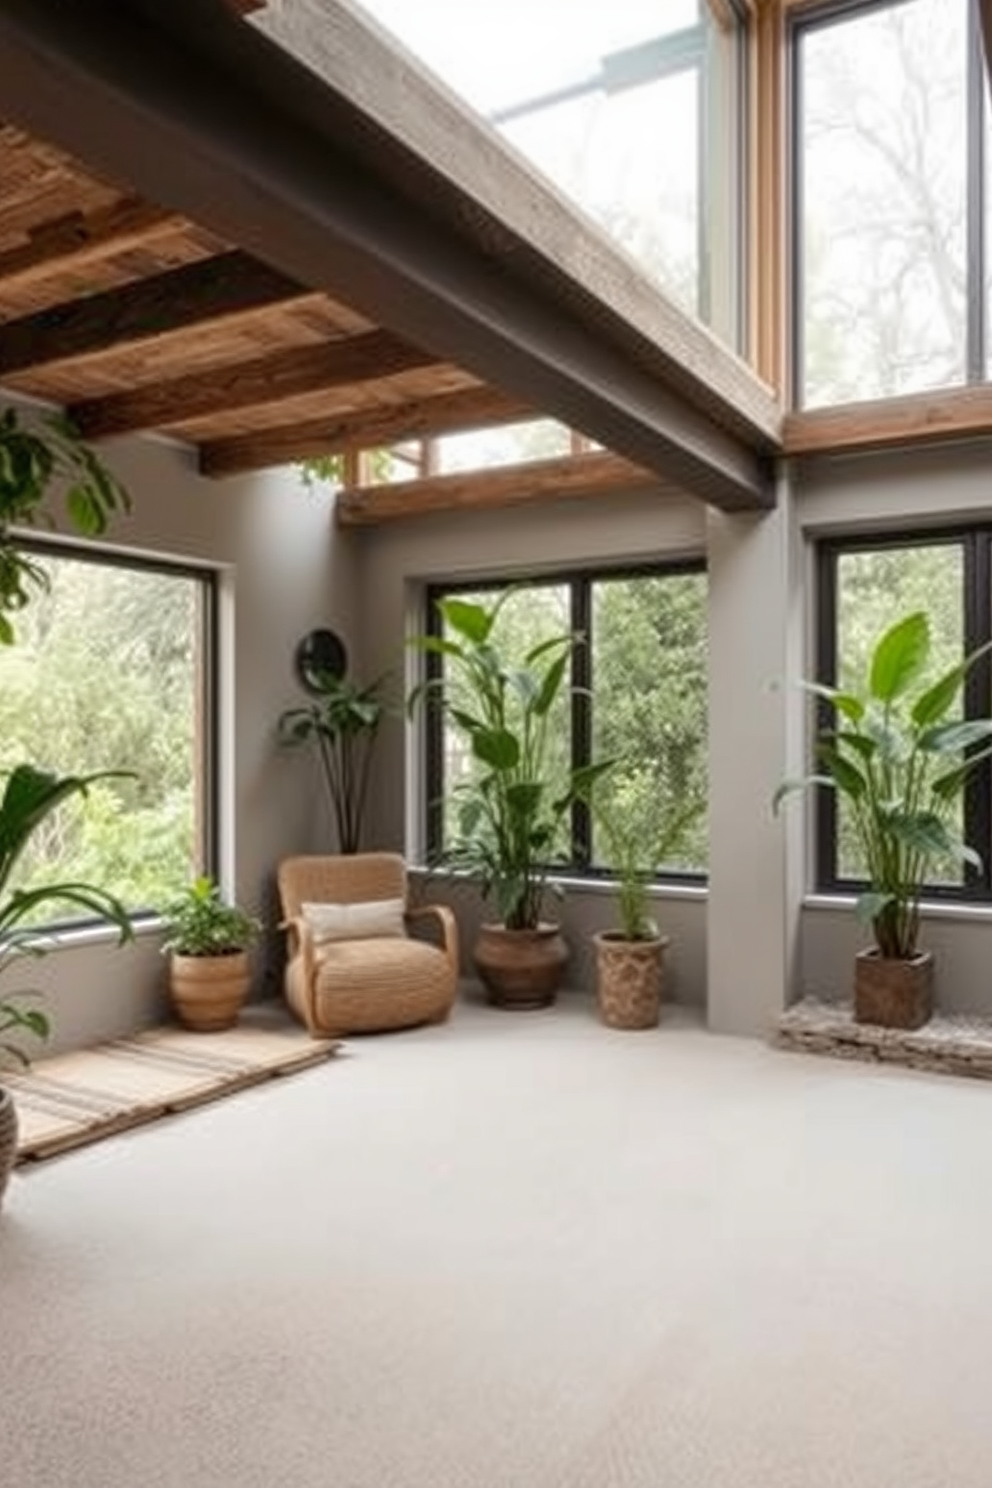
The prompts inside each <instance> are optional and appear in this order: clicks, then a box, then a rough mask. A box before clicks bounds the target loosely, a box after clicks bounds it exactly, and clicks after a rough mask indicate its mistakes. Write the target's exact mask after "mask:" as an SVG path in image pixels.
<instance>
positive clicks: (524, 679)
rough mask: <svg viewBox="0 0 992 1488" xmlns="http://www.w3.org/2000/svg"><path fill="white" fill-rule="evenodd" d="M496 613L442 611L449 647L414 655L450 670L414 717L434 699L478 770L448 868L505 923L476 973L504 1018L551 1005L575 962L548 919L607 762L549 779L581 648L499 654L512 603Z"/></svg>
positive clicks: (481, 945)
mask: <svg viewBox="0 0 992 1488" xmlns="http://www.w3.org/2000/svg"><path fill="white" fill-rule="evenodd" d="M514 592H515V591H513V590H512V589H507V590H504V591H503V593H502V594H501V595H500V596H499V597H498V598H497V599H496V600H495V601H493V602H492V603H491V604H489V605H484V604H479V603H476V602H474V601H471V600H467V599H453V598H446V599H439V600H438V601H437V604H438V610H439V612H440V615H441V618H442V620H443V623H444V626H445V628H446V634H445V635H443V636H435V635H423V636H415V637H413V638H412V641H411V644H412V645H414V646H415V647H417V648H418V649H419V650H421V651H425V652H428V653H430V652H433V653H435V654H437V655H440V656H442V657H443V658H444V661H445V664H446V665H447V667H448V668H449V669H450V674H451V676H450V680H451V683H452V685H450V686H446V685H445V679H444V678H441V677H437V678H429V679H428V680H427V681H425V682H423V683H421V684H420V685H419V686H418V687H416V688H415V689H414V691H413V693H412V694H411V697H410V708H411V709H412V708H414V707H415V706H416V705H417V704H418V703H419V702H420V701H421V700H422V699H425V698H430V699H432V700H433V701H434V703H435V704H436V706H437V707H439V708H440V709H441V710H442V711H443V713H444V715H445V716H446V717H447V718H448V719H449V720H450V722H451V724H452V726H453V727H454V729H455V730H456V731H457V733H458V734H460V735H461V736H462V738H463V739H464V740H465V742H466V743H467V745H468V747H469V750H470V753H471V758H472V761H473V769H472V771H471V773H470V774H469V776H468V777H467V778H466V779H465V780H463V781H461V782H460V783H459V784H458V785H457V786H456V787H455V791H454V795H455V802H454V804H455V805H456V807H457V828H456V832H455V835H454V839H453V840H452V841H451V842H450V843H449V844H447V845H446V848H445V850H444V852H443V854H442V855H441V862H442V863H443V865H445V866H447V867H448V868H450V869H461V870H464V871H466V872H469V873H471V874H474V875H476V876H477V877H478V879H479V881H480V884H481V888H482V893H483V896H484V897H488V896H490V895H491V896H492V898H493V899H494V900H495V903H496V909H497V911H498V914H499V920H498V921H497V922H493V923H488V924H484V925H483V926H482V927H481V929H480V932H479V936H478V939H477V941H476V944H475V947H474V953H473V954H474V959H475V965H476V968H477V970H478V972H479V976H480V978H481V980H482V982H483V985H484V986H485V987H486V989H487V991H488V993H489V997H490V1000H491V1001H492V1002H493V1003H495V1004H496V1005H497V1006H500V1007H512V1008H537V1007H545V1006H547V1005H548V1004H549V1003H551V1002H553V1001H554V998H555V995H556V993H557V989H558V986H559V984H560V981H561V976H562V973H563V971H564V967H565V962H566V960H567V950H566V947H565V943H564V940H563V938H562V936H561V933H560V929H559V926H558V924H557V923H556V922H554V921H550V920H546V919H544V918H543V909H544V902H545V895H546V890H547V887H548V874H549V870H550V869H551V867H552V866H553V862H554V858H555V842H556V839H557V838H558V836H559V832H560V829H561V826H562V824H563V822H565V821H566V820H567V818H568V815H569V813H570V811H571V808H572V804H573V802H575V801H576V800H578V799H585V798H587V796H588V793H589V791H590V790H591V788H592V785H593V782H594V781H595V780H596V779H597V778H598V777H599V776H600V775H601V774H602V773H603V772H604V770H606V769H608V768H609V765H610V762H608V761H602V762H595V763H593V764H590V765H585V766H583V767H581V768H579V769H568V770H566V771H565V773H564V778H562V773H561V771H559V772H557V774H556V772H555V771H554V770H553V768H552V749H551V746H552V714H553V709H554V705H555V702H556V701H557V699H558V698H559V696H560V695H561V693H562V690H563V688H564V687H565V685H566V677H567V672H568V666H569V662H570V659H571V654H572V651H573V650H574V648H575V647H576V646H577V645H578V644H579V643H580V640H581V637H580V636H578V635H577V634H575V633H573V632H566V633H563V634H559V635H554V636H551V637H549V638H548V639H546V640H544V641H542V642H541V643H540V644H538V645H536V646H533V647H531V648H530V649H529V650H528V651H527V652H526V653H525V654H524V655H522V656H520V655H516V654H514V652H513V648H512V647H504V646H503V645H501V642H500V636H499V633H498V630H497V628H496V627H497V622H498V619H499V615H500V611H501V610H502V607H503V605H504V604H505V603H506V601H507V599H508V598H509V597H510V595H511V594H512V593H514Z"/></svg>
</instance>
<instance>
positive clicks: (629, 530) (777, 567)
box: [31, 440, 992, 1048]
mask: <svg viewBox="0 0 992 1488" xmlns="http://www.w3.org/2000/svg"><path fill="white" fill-rule="evenodd" d="M990 456H992V442H989V441H986V442H981V441H976V442H975V443H974V444H972V445H969V446H962V447H959V448H957V449H954V450H951V449H940V450H937V449H935V450H931V451H929V452H925V453H916V454H914V455H912V456H904V457H893V456H885V457H882V456H876V457H862V458H858V459H844V460H839V459H835V460H831V461H818V462H809V463H806V464H803V465H802V466H799V467H797V468H795V469H793V470H792V471H789V472H786V473H785V474H784V475H783V481H782V488H781V493H780V495H781V501H780V505H779V508H778V510H777V511H776V512H775V513H774V514H772V515H770V516H768V517H765V518H755V517H741V518H736V517H721V516H716V515H712V514H710V515H708V514H707V512H706V511H705V509H704V508H703V507H701V506H699V505H698V504H696V503H693V502H689V501H686V500H683V499H681V498H679V497H678V496H677V495H673V494H671V493H670V492H666V493H661V492H659V494H658V495H657V496H656V497H654V496H643V495H641V496H636V497H629V498H616V499H613V500H610V501H602V502H595V503H583V502H579V501H573V502H562V503H557V504H554V505H546V506H542V507H540V508H536V509H534V510H532V511H529V510H526V509H516V510H513V511H511V512H508V513H499V512H493V513H488V514H485V515H471V514H457V515H451V516H436V517H431V518H428V519H421V520H418V521H416V522H411V523H408V524H404V523H396V524H394V525H391V526H388V527H385V528H382V529H376V530H368V531H364V532H354V531H352V532H346V533H342V532H338V531H337V530H336V529H335V527H334V524H333V512H332V502H331V500H330V498H328V497H327V496H326V495H323V494H321V493H319V492H315V491H309V490H307V489H305V488H303V487H302V486H301V485H300V484H299V483H298V481H297V480H296V479H295V477H294V476H293V475H292V473H291V472H287V471H282V472H272V473H270V474H268V475H264V476H255V477H246V478H238V479H231V480H228V481H225V482H219V483H216V482H207V481H203V480H201V479H200V478H199V477H198V476H197V475H196V472H195V468H194V466H193V463H192V461H191V458H190V457H189V456H188V455H187V454H186V453H185V452H183V451H181V450H179V449H178V448H176V447H173V446H171V445H169V444H167V443H165V442H156V441H148V440H142V441H138V440H132V441H124V442H119V443H118V444H117V445H116V446H114V447H112V449H111V458H112V460H113V463H114V465H115V467H116V468H117V469H118V471H119V472H120V474H121V475H122V476H123V477H124V479H125V480H126V481H127V482H128V484H129V486H130V488H131V489H132V491H133V493H134V496H135V511H134V514H133V516H132V517H131V518H129V519H127V520H126V521H125V522H123V523H120V524H118V525H117V526H116V527H115V529H114V532H113V534H112V541H113V545H114V546H116V547H120V548H124V549H130V550H133V551H135V552H142V553H151V554H158V555H164V556H173V557H176V558H180V559H183V560H186V561H193V562H204V563H207V564H210V565H214V566H216V567H217V568H218V569H219V571H220V573H221V575H222V584H223V648H222V649H223V662H224V665H223V673H224V686H223V696H222V719H221V725H222V771H221V774H222V791H223V795H222V800H221V810H222V819H223V823H224V835H223V855H222V857H223V862H222V870H223V878H224V882H225V885H226V887H227V888H228V889H229V890H230V891H232V892H234V893H236V894H237V895H238V897H239V898H240V899H242V900H243V901H244V902H245V903H246V904H248V905H249V906H250V907H252V908H255V909H258V910H260V911H261V912H263V913H264V914H265V915H266V916H267V918H268V919H269V920H270V921H272V922H274V919H275V912H274V906H273V903H272V874H273V870H274V866H275V864H276V862H277V861H278V859H279V858H280V857H281V856H282V855H284V854H285V853H288V852H295V851H300V850H321V849H322V848H324V847H328V846H330V844H331V843H332V840H333V839H332V834H331V830H330V823H329V821H328V819H327V815H326V811H325V803H324V799H323V793H322V790H321V787H320V781H319V779H318V776H317V772H316V768H315V762H314V761H313V760H312V759H311V758H310V757H309V756H308V755H305V754H304V755H287V754H285V753H281V752H280V751H279V750H278V749H277V748H276V747H275V743H274V726H275V720H276V718H277V716H278V713H279V711H280V710H281V709H282V708H284V707H286V706H288V705H289V704H291V703H293V702H294V701H297V700H298V698H299V694H298V692H297V689H296V686H295V682H294V679H293V675H292V654H293V649H294V647H295V644H296V641H297V640H298V638H299V636H300V635H301V634H303V633H304V632H305V631H306V630H309V629H311V628H312V627H313V626H315V625H331V626H333V627H334V628H336V629H338V630H339V631H340V632H341V633H342V634H343V635H344V637H345V638H346V640H347V641H348V642H349V644H350V648H351V651H352V656H353V661H354V667H355V671H356V672H357V674H358V675H360V676H364V677H366V678H371V677H373V676H376V675H378V674H380V673H382V672H387V671H388V672H391V673H392V676H393V691H394V694H395V696H396V699H397V700H399V699H400V698H401V697H402V695H403V694H404V692H405V689H406V687H407V686H408V685H409V684H410V682H411V681H412V680H413V677H414V675H415V670H416V665H417V661H416V658H415V656H414V654H413V653H411V652H409V651H408V650H407V649H406V647H405V644H404V642H405V638H406V636H407V635H408V634H409V633H410V632H411V631H413V630H416V629H419V628H420V626H421V624H422V619H423V611H422V599H423V590H424V586H425V584H426V583H427V582H429V581H430V580H437V579H464V578H472V577H483V576H486V575H492V574H514V573H516V574H523V573H528V572H534V571H535V570H538V569H540V568H542V567H545V568H558V567H562V566H566V567H567V566H580V565H584V564H595V563H610V562H616V563H623V562H627V561H641V562H646V561H651V560H654V559H660V558H665V557H676V556H688V555H699V554H705V555H706V556H707V557H708V560H709V564H710V631H711V755H710V770H711V796H712V802H713V806H714V823H713V831H712V843H711V853H712V861H711V875H710V890H709V894H708V896H707V894H706V893H705V892H702V893H698V892H697V893H690V894H679V893H677V892H674V891H673V892H672V893H670V894H662V895H661V896H660V897H659V900H658V903H657V906H656V910H657V916H658V918H659V920H660V922H661V923H662V925H663V927H664V929H665V930H666V931H667V932H668V933H669V934H670V935H671V937H672V951H671V964H672V976H671V982H670V988H669V992H670V995H671V996H673V997H674V998H676V999H678V1000H679V1001H682V1002H686V1003H690V1004H695V1005H697V1006H700V1007H703V1006H705V1007H707V1010H708V1016H709V1020H710V1023H711V1026H713V1027H715V1028H718V1029H722V1030H725V1031H728V1032H737V1033H748V1034H758V1035H761V1034H764V1033H766V1032H767V1031H768V1030H769V1028H770V1027H771V1025H772V1024H773V1022H774V1019H775V1016H776V1014H777V1012H778V1011H779V1010H780V1009H781V1008H782V1007H783V1006H785V1005H786V1004H787V1002H788V1001H789V1000H791V999H792V998H793V997H795V996H797V995H799V994H800V993H801V992H803V991H812V992H817V993H819V994H820V995H824V996H843V995H845V993H846V992H847V989H848V987H849V983H850V964H851V959H852V956H853V953H854V950H855V949H856V948H857V946H858V945H860V944H863V943H864V937H863V935H862V933H861V932H860V930H859V928H858V926H857V925H856V923H855V920H854V916H853V910H852V907H851V905H850V904H845V903H843V902H830V903H826V904H825V903H822V902H820V901H816V900H814V899H812V898H811V897H810V895H809V892H808V891H809V887H810V884H811V873H810V864H809V856H810V836H809V821H808V819H807V814H806V813H805V812H804V810H803V808H802V807H801V806H800V807H799V808H798V809H796V810H794V811H793V812H792V813H791V814H790V815H789V816H788V817H787V818H786V820H785V821H784V822H777V821H774V820H773V819H772V817H771V812H770V799H771V794H772V792H773V791H774V788H775V785H776V784H777V782H778V780H779V779H780V778H781V777H782V775H783V773H792V772H793V771H795V770H797V769H798V768H799V767H800V766H801V762H802V759H803V757H804V748H805V730H806V726H807V721H808V720H807V717H806V709H805V704H804V702H803V700H802V697H801V695H800V694H799V692H798V690H796V689H794V688H793V687H791V686H789V685H788V684H789V682H790V680H791V681H794V680H795V679H797V678H798V677H799V676H801V675H804V674H808V672H809V670H810V655H811V636H812V624H811V615H810V613H809V607H810V595H811V588H810V582H809V581H810V578H811V544H812V541H813V540H814V539H815V538H816V537H817V536H818V535H820V534H822V533H827V532H836V531H856V530H858V529H859V528H860V529H867V528H869V527H874V526H877V525H879V524H886V525H892V526H896V527H898V526H902V527H905V526H907V525H909V524H914V525H916V524H920V523H926V522H931V523H938V522H942V521H953V520H966V519H974V518H976V517H977V518H986V519H992V486H990V483H989V480H988V475H987V470H988V465H989V460H990ZM108 763H112V761H109V762H108ZM420 767H421V761H420V759H419V757H418V740H417V733H416V731H415V730H411V729H410V728H409V727H408V725H407V723H406V721H405V718H404V717H403V715H402V711H401V710H400V709H399V708H397V710H396V713H395V715H394V716H393V717H391V718H390V719H389V721H388V723H387V725H386V727H385V729H384V731H383V736H382V740H381V747H380V749H379V752H378V757H377V765H376V774H375V779H374V782H373V792H372V803H371V822H370V834H369V844H370V846H383V847H389V848H397V849H402V850H405V851H406V852H407V854H408V856H409V857H410V859H411V861H413V862H416V861H418V859H419V858H420V857H421V855H422V850H423V842H422V840H421V822H420V818H419V812H418V809H417V802H418V790H419V779H420V775H419V772H420ZM420 891H421V892H427V891H429V893H430V895H431V896H432V897H439V898H442V899H447V900H449V902H451V903H452V904H453V905H454V906H455V908H456V910H457V912H458V915H459V919H460V922H461V927H462V942H463V947H464V957H465V962H464V964H465V969H466V971H469V969H470V966H469V961H468V949H469V947H470V944H471V939H472V932H473V926H474V924H475V923H477V921H478V919H479V917H480V916H481V914H482V913H483V907H482V906H481V905H480V904H479V902H478V900H477V898H476V897H474V896H473V895H472V893H471V892H470V891H469V890H467V889H466V888H465V887H464V886H458V887H457V889H455V890H449V889H445V888H443V887H442V886H441V885H439V884H438V883H436V882H433V881H432V882H431V883H430V885H429V886H428V888H427V890H425V889H424V887H423V886H421V890H420ZM610 915H611V898H610V895H609V892H608V891H606V890H604V889H603V887H602V886H583V885H581V884H573V885H569V886H568V890H567V894H566V897H565V899H564V901H563V904H562V919H563V924H564V929H565V933H566V936H567V938H568V940H569V942H570V945H571V947H572V961H571V963H570V966H569V971H568V983H569V985H570V986H571V987H572V988H578V987H581V988H589V987H590V986H591V985H592V959H591V949H590V937H591V935H592V934H593V932H594V931H595V930H596V929H598V928H602V927H604V926H605V925H606V924H608V923H609V921H610ZM926 939H927V942H928V943H929V944H931V945H932V946H933V948H934V950H935V951H936V952H937V954H938V998H939V1003H940V1005H941V1006H942V1007H944V1008H947V1009H950V1010H981V1011H985V1012H989V1013H992V973H990V971H989V966H990V964H992V956H990V951H992V910H985V909H968V910H954V909H950V908H948V907H946V906H945V907H941V908H940V910H935V911H934V912H932V913H929V914H928V915H927V917H926ZM157 943H158V941H157V937H156V936H155V935H151V934H149V935H145V936H143V937H142V938H141V940H140V941H139V943H138V944H137V945H136V946H135V947H132V948H129V949H127V950H125V951H117V950H116V949H113V948H112V947H110V946H109V945H108V944H107V943H106V941H105V939H104V938H102V937H101V936H99V935H95V936H94V935H91V934H87V935H85V936H82V937H81V938H78V939H76V940H75V941H74V942H73V943H72V944H70V945H68V946H66V947H65V948H63V949H60V950H58V951H57V952H55V953H53V954H52V955H51V956H50V957H49V958H48V959H47V960H46V961H45V962H43V963H40V964H39V965H38V966H37V967H33V968H32V973H33V974H32V978H31V980H32V981H33V982H35V983H36V984H38V985H40V986H42V987H43V988H47V989H48V990H49V1000H50V1006H51V1009H52V1012H53V1014H54V1017H55V1023H56V1029H57V1034H56V1039H55V1041H54V1044H53V1047H55V1048H59V1047H65V1046H71V1045H75V1044H78V1043H80V1042H83V1041H85V1040H88V1039H93V1038H97V1037H103V1036H109V1035H112V1034H115V1033H119V1032H123V1031H125V1030H126V1029H128V1028H132V1027H134V1026H136V1025H137V1024H140V1023H141V1022H146V1021H149V1020H150V1019H152V1018H153V1017H154V1016H156V1015H157V1014H158V1013H159V1011H160V1010H161V1007H162V997H163V980H162V979H163V974H164V964H163V962H162V959H161V957H160V956H159V955H158V951H157ZM276 943H277V942H276V941H275V939H273V941H272V945H271V946H270V953H269V954H268V955H267V956H266V957H264V958H260V960H259V965H258V972H257V977H256V994H258V995H261V994H264V993H266V992H272V991H275V990H277V988H278V982H277V974H278V957H277V956H276V955H275V954H273V950H274V946H275V944H276Z"/></svg>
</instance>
